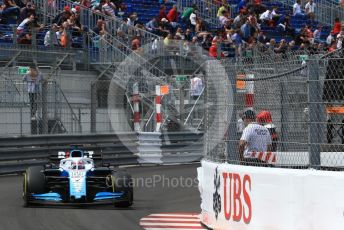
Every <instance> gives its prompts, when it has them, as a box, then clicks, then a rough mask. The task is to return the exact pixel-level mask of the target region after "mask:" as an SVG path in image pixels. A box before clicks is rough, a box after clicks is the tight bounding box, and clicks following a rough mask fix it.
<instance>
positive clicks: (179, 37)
mask: <svg viewBox="0 0 344 230" xmlns="http://www.w3.org/2000/svg"><path fill="white" fill-rule="evenodd" d="M175 37H177V40H184V39H185V35H184V34H183V29H182V28H180V27H179V28H178V29H177V31H176V35H175Z"/></svg>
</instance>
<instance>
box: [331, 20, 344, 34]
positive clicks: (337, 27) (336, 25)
mask: <svg viewBox="0 0 344 230" xmlns="http://www.w3.org/2000/svg"><path fill="white" fill-rule="evenodd" d="M341 30H342V24H341V23H340V20H339V18H335V19H334V25H333V29H332V34H333V36H337V35H338V34H339V33H340V31H341Z"/></svg>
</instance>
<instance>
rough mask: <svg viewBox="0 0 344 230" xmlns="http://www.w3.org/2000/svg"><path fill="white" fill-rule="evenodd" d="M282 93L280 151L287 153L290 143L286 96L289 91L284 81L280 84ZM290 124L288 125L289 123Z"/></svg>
mask: <svg viewBox="0 0 344 230" xmlns="http://www.w3.org/2000/svg"><path fill="white" fill-rule="evenodd" d="M280 92H281V121H282V122H281V134H280V151H286V149H287V148H286V145H287V144H286V143H287V142H288V141H287V140H288V129H287V125H286V123H285V122H287V121H288V120H286V119H287V117H288V116H287V115H286V114H287V112H288V109H287V105H286V104H287V103H288V102H287V100H286V97H287V96H286V94H287V92H288V91H287V89H286V86H285V82H284V81H282V82H281V83H280ZM287 124H288V123H287Z"/></svg>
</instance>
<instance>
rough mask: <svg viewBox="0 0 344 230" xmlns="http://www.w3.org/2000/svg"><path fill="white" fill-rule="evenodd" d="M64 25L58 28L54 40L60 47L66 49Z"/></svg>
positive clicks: (66, 38)
mask: <svg viewBox="0 0 344 230" xmlns="http://www.w3.org/2000/svg"><path fill="white" fill-rule="evenodd" d="M65 25H66V24H65V23H64V24H63V25H62V26H60V27H59V30H58V31H57V32H56V38H57V41H58V44H59V46H60V47H64V48H66V47H67V46H68V34H67V31H66V28H65Z"/></svg>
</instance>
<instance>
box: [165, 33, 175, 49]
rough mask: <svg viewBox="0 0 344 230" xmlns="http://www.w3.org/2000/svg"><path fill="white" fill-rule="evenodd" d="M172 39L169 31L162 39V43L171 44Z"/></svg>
mask: <svg viewBox="0 0 344 230" xmlns="http://www.w3.org/2000/svg"><path fill="white" fill-rule="evenodd" d="M172 39H173V35H172V33H169V34H168V35H167V36H166V37H165V39H164V45H165V46H169V45H171V42H172Z"/></svg>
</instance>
